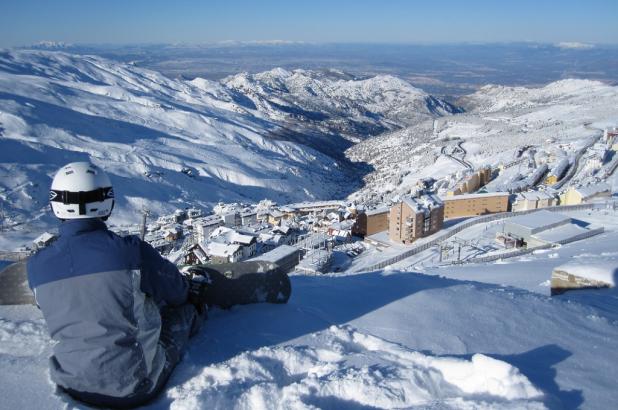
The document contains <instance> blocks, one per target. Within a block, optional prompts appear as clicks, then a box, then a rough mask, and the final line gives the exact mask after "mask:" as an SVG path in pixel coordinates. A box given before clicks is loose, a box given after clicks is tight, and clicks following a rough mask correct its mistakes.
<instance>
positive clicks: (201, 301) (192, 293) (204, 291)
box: [187, 276, 210, 314]
mask: <svg viewBox="0 0 618 410" xmlns="http://www.w3.org/2000/svg"><path fill="white" fill-rule="evenodd" d="M207 279H208V278H206V277H204V276H194V277H193V278H191V279H189V296H188V297H187V302H189V303H191V304H192V305H193V306H195V308H196V309H197V311H198V313H199V314H202V313H203V312H204V311H205V310H206V304H207V303H208V288H209V286H210V282H209V281H208V280H207Z"/></svg>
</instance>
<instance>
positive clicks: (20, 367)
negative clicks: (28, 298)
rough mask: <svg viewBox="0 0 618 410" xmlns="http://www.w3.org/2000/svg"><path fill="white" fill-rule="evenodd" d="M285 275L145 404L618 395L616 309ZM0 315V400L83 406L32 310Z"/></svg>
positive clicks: (484, 402)
mask: <svg viewBox="0 0 618 410" xmlns="http://www.w3.org/2000/svg"><path fill="white" fill-rule="evenodd" d="M494 268H495V266H494V265H487V266H478V267H477V269H478V270H484V271H486V272H488V274H489V273H490V272H492V271H493V270H494ZM292 284H293V289H294V290H293V296H292V298H291V300H290V301H289V303H288V304H287V305H283V306H281V305H252V306H242V307H235V308H233V309H232V310H230V311H221V310H214V311H212V312H211V315H210V318H209V320H208V321H207V323H206V326H205V327H204V328H203V330H202V331H201V333H200V334H199V335H198V336H197V337H196V338H195V339H194V340H193V342H192V344H191V346H190V349H189V351H188V353H187V355H186V356H185V358H184V360H183V362H182V363H181V364H180V365H179V367H178V368H177V370H176V372H175V373H174V375H173V376H172V378H171V380H170V383H169V387H168V389H167V390H166V391H165V392H164V394H163V395H162V396H161V397H160V398H159V399H158V400H157V401H155V402H154V403H152V404H151V405H150V406H149V407H151V408H168V407H169V408H175V409H181V408H182V409H185V408H194V409H200V408H204V407H209V408H239V409H260V408H264V409H270V408H316V407H317V408H411V407H419V408H427V407H431V408H457V409H459V408H496V409H498V408H500V409H501V408H513V409H515V408H517V409H518V408H543V407H547V408H573V409H574V408H580V407H581V408H589V409H606V408H608V405H610V404H611V403H615V402H616V400H617V399H618V396H617V395H618V392H616V390H615V380H616V378H617V377H618V369H617V368H616V366H615V364H616V363H617V362H618V352H617V351H616V349H615V340H616V338H617V337H618V315H617V313H618V312H617V311H616V310H612V311H607V310H603V309H602V307H598V306H595V305H593V304H590V303H584V302H581V301H577V300H571V297H570V296H569V294H566V295H563V296H560V297H557V298H556V297H554V298H550V297H548V296H544V295H539V294H537V293H531V292H529V291H526V290H522V289H517V288H514V287H507V286H500V285H491V284H484V283H480V282H470V281H466V280H455V279H450V278H444V277H438V276H430V275H425V274H420V273H413V272H390V273H383V272H371V273H363V274H357V275H347V276H346V275H328V276H303V275H296V276H293V277H292ZM610 295H614V296H615V293H614V291H613V290H608V291H605V292H604V293H603V294H599V295H598V296H597V299H598V298H599V297H606V296H610ZM0 317H1V319H0V349H1V351H0V364H1V366H2V372H1V373H0V385H1V386H2V388H1V389H2V393H3V405H4V406H6V408H37V409H46V408H63V407H64V408H67V407H68V408H71V407H73V406H77V407H83V406H81V405H78V404H77V403H75V402H73V401H72V400H70V399H69V398H68V397H66V396H64V395H62V394H59V393H58V392H57V391H56V390H55V387H54V386H53V385H52V384H51V383H50V381H49V376H48V371H47V357H48V355H49V354H50V349H51V342H50V341H49V339H48V337H47V335H46V333H45V326H44V322H43V320H42V318H41V316H40V314H39V312H38V311H37V310H36V308H34V307H32V306H19V307H6V306H4V307H1V308H0Z"/></svg>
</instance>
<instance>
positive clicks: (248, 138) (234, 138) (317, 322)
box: [0, 45, 618, 409]
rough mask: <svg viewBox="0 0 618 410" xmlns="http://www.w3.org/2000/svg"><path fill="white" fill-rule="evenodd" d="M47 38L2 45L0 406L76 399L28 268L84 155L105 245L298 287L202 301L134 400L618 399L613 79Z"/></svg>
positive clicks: (566, 402) (421, 403)
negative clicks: (122, 50) (196, 69)
mask: <svg viewBox="0 0 618 410" xmlns="http://www.w3.org/2000/svg"><path fill="white" fill-rule="evenodd" d="M48 48H49V45H41V46H38V47H34V48H24V49H14V50H13V49H11V50H2V51H0V269H1V270H0V369H2V370H0V408H6V409H21V408H24V409H26V408H27V409H30V408H31V409H57V408H89V407H88V406H87V405H85V404H83V403H81V402H80V401H78V400H76V399H75V398H74V397H72V396H71V395H70V394H68V393H67V392H65V391H64V390H62V389H60V388H59V387H57V386H56V384H55V382H54V381H53V379H52V374H51V373H50V370H49V357H50V356H51V355H52V354H54V351H55V350H54V349H55V346H56V342H55V341H54V340H52V338H51V337H50V336H49V333H48V325H47V322H46V319H48V318H47V317H46V316H45V315H44V312H41V310H39V309H37V306H36V302H37V300H35V297H34V295H33V293H32V291H31V289H30V288H29V286H28V280H27V278H26V266H27V264H28V261H31V260H33V259H36V258H37V255H40V254H45V252H46V250H47V251H49V250H50V247H51V249H56V248H54V246H55V245H57V244H58V243H61V241H62V239H61V236H62V235H60V231H59V228H58V227H59V226H63V225H62V224H66V222H60V221H58V220H57V218H56V217H55V216H54V214H53V213H52V212H51V211H50V202H49V201H50V200H51V201H52V202H51V203H52V204H54V205H55V204H62V205H70V204H72V203H73V202H71V201H74V200H75V198H77V199H80V200H81V199H83V198H84V197H85V196H87V194H89V193H88V192H78V193H76V194H75V197H74V198H73V197H71V196H70V195H68V194H66V193H65V194H62V193H61V194H62V195H64V196H62V197H61V198H60V199H58V198H57V196H58V195H59V194H58V192H56V191H57V190H53V189H52V194H51V199H50V196H49V195H50V186H51V184H52V180H53V178H54V177H55V175H56V172H57V171H58V169H60V168H61V167H63V166H64V165H65V164H68V163H74V162H89V163H92V164H94V165H96V166H97V167H98V169H101V170H103V171H104V172H105V173H106V175H108V176H109V180H110V181H111V182H110V183H111V185H112V186H113V193H111V191H110V190H109V189H108V188H107V187H105V188H106V189H108V190H107V191H104V192H103V195H108V196H105V197H104V198H105V200H108V199H111V198H113V200H114V201H115V202H114V206H113V212H112V213H111V216H109V219H108V220H106V221H105V223H106V225H107V227H108V228H109V230H111V231H112V232H114V233H115V234H117V235H119V236H121V237H124V238H126V237H129V236H131V235H133V236H136V237H138V238H141V239H143V240H144V241H145V242H147V243H148V244H150V245H151V246H152V248H154V249H155V250H156V251H157V252H158V253H159V254H160V255H162V256H163V258H165V259H166V260H167V261H169V262H171V264H173V265H175V266H176V267H177V268H178V269H179V270H180V271H181V272H184V273H186V274H190V273H191V272H195V269H199V268H204V269H211V270H213V271H216V272H219V273H221V274H223V276H226V277H227V278H228V279H230V278H233V279H237V276H238V275H239V273H238V272H240V271H243V272H244V273H247V272H245V271H246V270H247V269H253V268H252V267H254V266H269V267H270V268H269V269H271V268H272V269H273V271H276V272H277V273H278V274H281V275H284V276H285V275H287V277H289V279H290V283H291V289H292V290H291V296H289V301H288V300H287V299H285V301H287V303H285V304H274V303H260V304H251V305H249V304H247V305H242V306H241V305H239V306H233V307H231V308H229V309H223V308H220V307H215V306H211V307H210V308H209V309H208V312H207V313H208V314H207V316H208V319H207V320H206V321H205V322H204V324H203V325H202V328H201V329H200V330H199V332H198V333H197V334H196V335H195V336H194V337H193V338H192V339H191V340H190V342H189V344H188V348H187V350H186V353H185V355H184V356H183V358H182V360H181V361H180V362H179V363H178V365H177V367H176V370H175V371H174V372H173V373H172V374H171V376H170V378H169V381H168V384H167V385H166V387H165V388H164V389H163V390H162V393H161V394H160V395H159V396H157V397H156V398H155V399H154V400H153V401H152V402H150V403H149V404H148V405H147V406H146V407H147V408H156V409H167V408H172V409H203V408H220V409H228V408H229V409H316V408H324V409H357V408H358V409H374V408H380V409H392V408H423V409H424V408H435V409H523V408H525V409H543V408H547V409H579V408H583V409H612V408H616V407H617V406H618V389H617V382H616V381H617V380H618V349H617V348H616V342H617V340H618V290H617V289H616V287H615V285H616V281H617V280H618V277H617V275H618V197H617V193H618V171H616V169H617V168H618V86H616V85H611V84H609V83H607V82H602V81H596V80H586V79H572V78H566V79H560V80H557V81H553V82H549V83H547V84H545V85H529V86H506V85H479V86H478V87H476V88H474V89H472V90H470V92H469V93H467V94H462V95H460V96H457V98H455V97H449V98H442V97H439V96H434V95H432V94H429V93H427V92H425V91H423V90H422V89H420V88H418V87H415V86H413V85H412V83H411V82H410V81H411V80H409V79H404V78H400V77H398V76H397V75H391V74H364V75H361V74H350V73H348V72H345V71H343V70H339V69H315V70H311V69H304V68H303V69H301V68H298V69H290V68H274V69H270V70H267V71H262V72H251V73H249V72H240V71H239V72H238V73H237V74H234V75H227V76H223V77H222V78H219V79H216V80H214V79H205V78H201V77H194V78H192V79H187V78H185V77H183V76H178V77H177V78H172V77H171V76H167V75H164V74H162V73H160V72H158V71H155V70H153V69H148V68H145V67H143V66H142V63H140V62H139V61H137V62H134V61H131V62H128V63H127V62H121V61H116V60H114V59H112V58H111V57H109V56H107V57H102V56H98V55H95V54H94V53H93V54H87V55H86V54H79V53H73V52H71V50H70V49H68V50H66V49H64V50H62V51H58V50H49V49H48ZM131 57H132V58H133V54H131ZM135 58H137V57H135ZM70 172H72V171H67V172H66V175H69V174H70ZM91 172H92V173H94V171H91ZM110 189H111V188H110ZM96 193H97V195H100V192H99V191H96ZM109 195H111V196H109ZM97 198H98V197H97ZM54 201H55V202H54ZM58 201H60V202H58ZM62 201H64V202H62ZM101 203H103V202H101ZM80 204H81V203H80ZM76 206H77V205H76ZM80 206H81V205H80ZM75 209H77V208H75ZM81 211H85V210H81ZM81 211H80V212H81ZM90 211H92V212H101V209H94V210H92V209H89V210H88V212H90ZM54 212H56V211H55V210H54ZM73 212H74V211H73ZM56 215H57V214H56ZM69 218H70V216H69ZM60 219H63V218H60ZM63 235H64V234H63ZM110 235H111V234H110ZM59 237H60V238H59ZM131 240H137V239H135V238H134V239H131ZM140 243H141V242H140ZM148 249H150V248H148ZM71 252H78V251H76V250H72V251H71ZM63 255H64V254H63ZM67 255H68V253H67ZM155 255H156V254H155ZM63 257H64V256H63ZM67 258H68V256H67ZM80 258H82V259H83V258H85V256H81V255H80ZM63 260H64V259H63ZM87 262H88V264H92V265H94V266H96V268H97V269H100V270H102V271H105V272H104V273H106V274H107V271H106V270H113V269H112V268H109V266H112V265H111V262H109V261H87ZM108 262H109V263H108ZM165 264H166V266H169V265H170V264H169V263H168V262H165ZM99 266H100V268H99ZM114 266H115V265H114ZM49 268H50V269H52V268H53V267H51V266H50V267H49ZM54 269H55V268H54ZM71 269H73V268H71ZM92 269H94V268H92ZM114 269H115V268H114ZM175 269H176V268H174V270H175ZM256 269H257V268H256ZM96 272H99V270H96ZM112 273H113V272H112ZM250 273H254V274H256V273H259V272H250ZM63 274H64V273H63ZM84 276H86V275H84ZM241 276H242V275H241ZM63 278H64V276H63ZM80 278H81V276H80ZM230 280H231V279H230ZM67 283H68V282H67ZM96 283H98V282H96ZM67 286H68V285H67ZM63 289H64V288H63ZM288 290H289V288H288ZM37 292H38V290H37ZM93 294H94V293H93ZM39 296H40V295H39V294H38V293H37V298H39ZM58 299H62V297H61V296H58ZM94 299H96V298H93V300H92V303H93V304H97V303H99V301H98V300H94ZM143 300H147V298H146V299H143ZM143 300H142V302H143ZM142 302H140V303H142ZM228 307H229V306H228ZM100 309H105V308H104V307H100ZM66 310H71V309H69V308H67V309H66ZM99 325H100V323H98V322H97V325H96V326H99ZM93 326H95V325H93ZM96 326H95V327H96ZM101 326H103V325H101ZM140 326H141V325H140ZM101 329H103V327H101ZM101 332H103V330H101ZM187 337H188V336H187ZM118 343H121V342H118ZM122 343H124V342H122Z"/></svg>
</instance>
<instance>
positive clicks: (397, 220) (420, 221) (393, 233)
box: [388, 195, 444, 244]
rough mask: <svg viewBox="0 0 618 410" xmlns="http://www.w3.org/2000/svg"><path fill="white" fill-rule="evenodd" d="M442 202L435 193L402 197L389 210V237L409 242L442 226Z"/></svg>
mask: <svg viewBox="0 0 618 410" xmlns="http://www.w3.org/2000/svg"><path fill="white" fill-rule="evenodd" d="M443 221H444V204H443V203H442V201H441V200H440V198H438V197H437V196H435V195H424V196H422V197H420V198H410V197H407V198H404V199H403V200H402V201H401V202H399V203H396V204H394V205H393V206H392V207H391V209H390V212H389V228H388V230H389V232H388V233H389V235H388V236H389V239H390V240H391V241H394V242H400V243H403V244H410V243H412V242H414V241H416V240H417V239H419V238H422V237H424V236H428V235H431V234H433V233H435V232H437V231H439V230H440V229H441V228H442V223H443Z"/></svg>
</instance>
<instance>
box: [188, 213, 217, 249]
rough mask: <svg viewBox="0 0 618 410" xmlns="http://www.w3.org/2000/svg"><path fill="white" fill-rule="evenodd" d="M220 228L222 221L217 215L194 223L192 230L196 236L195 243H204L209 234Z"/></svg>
mask: <svg viewBox="0 0 618 410" xmlns="http://www.w3.org/2000/svg"><path fill="white" fill-rule="evenodd" d="M220 226H223V220H222V219H221V217H220V216H219V215H210V216H207V217H205V218H200V219H198V220H196V221H194V222H193V229H194V230H195V232H196V234H197V241H198V242H200V243H201V242H205V241H206V239H208V237H209V236H210V234H211V233H212V232H213V231H214V230H215V229H217V228H219V227H220Z"/></svg>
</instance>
